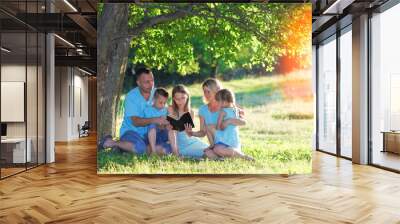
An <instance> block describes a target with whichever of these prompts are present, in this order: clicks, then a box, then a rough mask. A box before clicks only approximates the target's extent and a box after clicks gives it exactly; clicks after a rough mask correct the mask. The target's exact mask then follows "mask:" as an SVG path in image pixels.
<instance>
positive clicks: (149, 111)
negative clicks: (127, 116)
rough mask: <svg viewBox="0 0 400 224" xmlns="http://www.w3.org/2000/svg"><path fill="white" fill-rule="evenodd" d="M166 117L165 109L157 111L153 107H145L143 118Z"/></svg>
mask: <svg viewBox="0 0 400 224" xmlns="http://www.w3.org/2000/svg"><path fill="white" fill-rule="evenodd" d="M167 115H168V110H167V108H166V107H164V108H162V109H158V108H156V107H154V106H146V109H145V111H144V118H154V117H166V116H167Z"/></svg>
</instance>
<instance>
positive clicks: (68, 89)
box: [55, 67, 88, 141]
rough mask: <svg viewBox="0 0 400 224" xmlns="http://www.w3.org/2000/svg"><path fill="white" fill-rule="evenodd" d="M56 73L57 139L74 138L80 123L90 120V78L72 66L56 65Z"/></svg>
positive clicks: (66, 139)
mask: <svg viewBox="0 0 400 224" xmlns="http://www.w3.org/2000/svg"><path fill="white" fill-rule="evenodd" d="M55 73H56V83H55V85H56V91H55V120H56V121H55V125H56V131H55V140H56V141H70V140H74V139H77V138H79V133H78V124H80V125H81V126H82V125H83V124H84V123H85V121H87V120H88V78H87V76H84V73H82V72H80V71H79V70H78V69H76V68H72V67H56V72H55ZM80 107H81V108H80Z"/></svg>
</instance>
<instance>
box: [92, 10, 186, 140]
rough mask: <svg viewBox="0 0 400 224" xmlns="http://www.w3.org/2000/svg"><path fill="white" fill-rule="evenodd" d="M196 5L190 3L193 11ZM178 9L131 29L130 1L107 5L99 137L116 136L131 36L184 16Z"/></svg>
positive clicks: (102, 22) (100, 57)
mask: <svg viewBox="0 0 400 224" xmlns="http://www.w3.org/2000/svg"><path fill="white" fill-rule="evenodd" d="M191 7H192V6H190V5H189V6H188V8H187V10H190V9H191ZM186 15H187V12H184V11H177V12H173V13H169V14H163V15H159V16H155V17H153V18H151V19H148V20H145V21H143V23H141V24H138V25H137V26H136V27H134V28H129V26H128V20H129V4H107V3H105V4H104V7H103V11H102V13H101V15H100V16H99V20H98V23H97V28H98V31H97V32H98V33H97V34H98V35H97V37H98V38H97V114H98V119H97V136H98V138H101V137H103V136H104V135H106V134H111V135H112V136H115V132H116V129H117V128H119V127H116V119H117V112H118V102H119V98H120V95H121V92H122V87H123V82H124V77H125V71H126V66H127V63H128V56H129V48H130V42H131V39H132V38H133V37H135V36H138V35H140V34H141V33H142V32H143V31H144V30H145V29H147V28H149V27H152V26H154V25H157V24H160V23H166V22H169V21H173V20H176V19H179V18H182V17H185V16H186Z"/></svg>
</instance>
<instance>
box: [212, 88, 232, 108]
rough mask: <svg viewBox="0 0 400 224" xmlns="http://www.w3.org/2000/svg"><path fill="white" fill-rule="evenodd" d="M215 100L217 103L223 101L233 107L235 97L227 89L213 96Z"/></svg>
mask: <svg viewBox="0 0 400 224" xmlns="http://www.w3.org/2000/svg"><path fill="white" fill-rule="evenodd" d="M215 99H216V100H217V101H218V102H221V101H225V102H228V103H232V104H233V105H235V95H234V94H233V92H232V91H231V90H229V89H221V90H219V91H218V92H217V93H216V94H215Z"/></svg>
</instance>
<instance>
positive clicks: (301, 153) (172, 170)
mask: <svg viewBox="0 0 400 224" xmlns="http://www.w3.org/2000/svg"><path fill="white" fill-rule="evenodd" d="M309 81H310V77H309V75H307V74H301V73H299V74H293V75H290V76H272V77H262V78H246V79H243V80H233V81H229V82H223V85H224V87H227V88H230V89H232V90H234V92H235V94H236V98H237V102H238V104H239V105H241V106H242V107H244V108H245V112H246V119H247V121H248V123H247V125H246V126H243V127H241V128H240V138H241V141H242V150H243V152H244V153H246V154H248V155H251V156H253V157H254V158H255V162H248V161H243V160H240V159H225V160H224V161H209V160H202V161H195V160H183V161H182V160H177V159H175V158H174V157H170V156H167V157H163V158H158V157H151V158H149V157H147V156H135V155H133V154H129V153H117V152H112V151H111V150H106V151H104V152H99V154H98V173H101V174H108V173H109V174H278V173H279V174H281V173H284V174H298V173H310V172H311V135H312V130H313V106H312V105H313V101H312V96H310V93H308V94H305V95H304V92H306V91H309V92H310V91H311V90H310V89H309V88H310V87H309V85H308V84H309ZM188 88H189V90H190V92H191V94H192V107H193V108H194V110H195V111H196V112H197V108H198V107H199V106H200V105H202V98H201V95H202V90H201V85H200V84H194V85H191V86H188ZM296 92H301V93H302V94H298V93H296ZM296 95H299V97H298V98H296ZM195 121H196V124H195V125H196V127H198V122H199V119H198V118H197V114H196V118H195ZM119 122H120V120H119ZM203 140H204V141H205V142H206V139H203Z"/></svg>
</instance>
